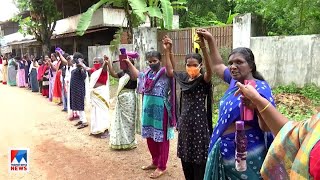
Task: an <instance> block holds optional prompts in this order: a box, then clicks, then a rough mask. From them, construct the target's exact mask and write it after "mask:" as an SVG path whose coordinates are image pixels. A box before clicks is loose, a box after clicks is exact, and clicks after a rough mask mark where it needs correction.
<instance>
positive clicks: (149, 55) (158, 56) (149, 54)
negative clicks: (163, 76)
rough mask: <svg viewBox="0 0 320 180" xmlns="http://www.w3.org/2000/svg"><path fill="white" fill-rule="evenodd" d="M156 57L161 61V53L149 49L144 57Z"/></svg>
mask: <svg viewBox="0 0 320 180" xmlns="http://www.w3.org/2000/svg"><path fill="white" fill-rule="evenodd" d="M152 57H156V58H158V59H159V61H161V53H160V52H159V51H149V52H147V53H146V59H149V58H152Z"/></svg>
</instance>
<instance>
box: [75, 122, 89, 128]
mask: <svg viewBox="0 0 320 180" xmlns="http://www.w3.org/2000/svg"><path fill="white" fill-rule="evenodd" d="M87 126H88V124H87V123H82V124H81V125H80V126H78V127H77V129H82V128H85V127H87Z"/></svg>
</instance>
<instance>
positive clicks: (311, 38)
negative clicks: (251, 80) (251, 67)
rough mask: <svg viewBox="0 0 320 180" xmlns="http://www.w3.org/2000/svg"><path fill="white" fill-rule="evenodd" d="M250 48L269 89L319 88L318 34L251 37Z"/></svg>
mask: <svg viewBox="0 0 320 180" xmlns="http://www.w3.org/2000/svg"><path fill="white" fill-rule="evenodd" d="M250 48H251V49H252V51H253V53H254V55H255V60H256V64H257V69H258V71H260V72H261V73H262V74H263V76H264V77H265V78H266V80H267V81H268V82H269V83H270V84H271V86H277V85H287V84H289V83H291V82H294V83H296V84H297V85H298V86H300V87H301V86H303V85H305V84H308V83H315V84H316V85H317V86H320V35H303V36H275V37H252V38H251V45H250Z"/></svg>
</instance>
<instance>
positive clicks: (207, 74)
mask: <svg viewBox="0 0 320 180" xmlns="http://www.w3.org/2000/svg"><path fill="white" fill-rule="evenodd" d="M197 33H198V36H199V40H200V42H199V45H200V48H201V50H202V53H203V59H204V66H205V67H206V72H205V73H204V80H205V81H206V82H210V81H211V78H212V74H213V73H212V69H213V63H212V60H211V58H210V56H209V53H208V50H207V48H206V44H205V42H204V36H202V35H201V30H197Z"/></svg>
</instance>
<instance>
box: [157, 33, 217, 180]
mask: <svg viewBox="0 0 320 180" xmlns="http://www.w3.org/2000/svg"><path fill="white" fill-rule="evenodd" d="M199 39H200V42H199V44H200V48H201V50H202V52H203V56H204V65H205V68H206V72H205V73H201V69H202V64H203V62H202V57H201V55H200V54H197V53H192V54H188V55H187V56H186V58H185V63H186V72H177V71H175V68H174V67H175V62H174V60H173V55H172V40H171V39H170V38H168V37H167V36H165V37H164V39H163V47H164V49H165V54H166V60H167V63H166V65H167V66H166V67H167V72H168V76H169V77H173V76H174V77H175V79H176V80H177V82H178V83H179V85H180V87H181V98H180V105H181V106H180V108H181V113H180V116H179V118H178V124H179V127H178V128H179V135H178V150H177V151H178V157H179V158H180V159H181V163H182V168H183V172H184V176H185V178H186V179H187V180H195V179H203V176H204V172H205V167H206V161H207V156H208V145H209V140H210V133H211V132H212V109H211V103H212V102H211V96H212V91H211V87H212V85H211V77H212V61H211V59H210V57H209V54H208V52H207V49H206V47H205V43H204V38H203V37H202V36H200V37H199ZM206 100H207V102H206ZM206 104H207V105H208V107H206Z"/></svg>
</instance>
